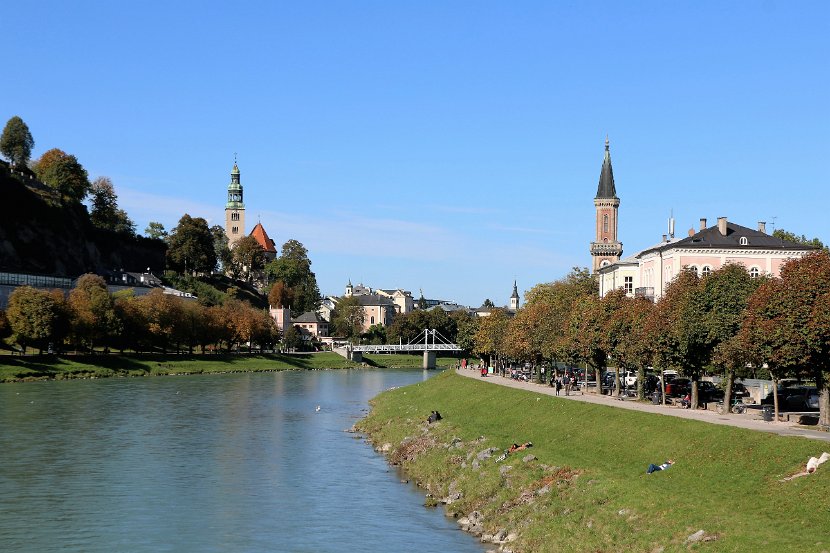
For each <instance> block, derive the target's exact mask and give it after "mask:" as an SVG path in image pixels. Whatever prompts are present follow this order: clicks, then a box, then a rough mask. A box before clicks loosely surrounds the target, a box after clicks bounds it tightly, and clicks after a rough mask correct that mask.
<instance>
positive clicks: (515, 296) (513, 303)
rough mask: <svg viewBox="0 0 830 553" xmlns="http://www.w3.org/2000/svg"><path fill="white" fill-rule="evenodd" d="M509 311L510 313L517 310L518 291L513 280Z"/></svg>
mask: <svg viewBox="0 0 830 553" xmlns="http://www.w3.org/2000/svg"><path fill="white" fill-rule="evenodd" d="M510 309H511V310H512V311H518V310H519V289H518V287H517V286H516V281H515V280H514V281H513V294H512V295H511V296H510Z"/></svg>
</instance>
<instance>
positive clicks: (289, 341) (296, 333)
mask: <svg viewBox="0 0 830 553" xmlns="http://www.w3.org/2000/svg"><path fill="white" fill-rule="evenodd" d="M302 345H303V337H302V332H301V331H300V329H299V328H297V327H296V326H294V325H289V326H288V328H286V329H285V330H284V331H283V333H282V347H283V349H284V350H285V351H294V350H297V349H299V348H300V347H301V346H302Z"/></svg>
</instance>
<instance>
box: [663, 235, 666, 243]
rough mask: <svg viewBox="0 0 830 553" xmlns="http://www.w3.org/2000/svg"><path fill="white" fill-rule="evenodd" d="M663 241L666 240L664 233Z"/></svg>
mask: <svg viewBox="0 0 830 553" xmlns="http://www.w3.org/2000/svg"><path fill="white" fill-rule="evenodd" d="M665 241H666V235H665V234H664V235H663V242H665Z"/></svg>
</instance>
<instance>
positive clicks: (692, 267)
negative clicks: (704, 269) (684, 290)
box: [689, 265, 700, 276]
mask: <svg viewBox="0 0 830 553" xmlns="http://www.w3.org/2000/svg"><path fill="white" fill-rule="evenodd" d="M689 269H691V270H693V271H694V272H696V273H697V276H700V269H698V268H697V265H689Z"/></svg>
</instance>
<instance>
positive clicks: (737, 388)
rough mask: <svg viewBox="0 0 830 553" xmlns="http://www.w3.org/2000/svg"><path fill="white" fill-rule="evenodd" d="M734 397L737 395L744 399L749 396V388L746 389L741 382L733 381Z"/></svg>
mask: <svg viewBox="0 0 830 553" xmlns="http://www.w3.org/2000/svg"><path fill="white" fill-rule="evenodd" d="M732 397H733V398H734V397H736V398H738V399H743V398H745V397H749V390H747V389H746V386H744V385H743V384H742V383H740V382H733V383H732Z"/></svg>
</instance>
